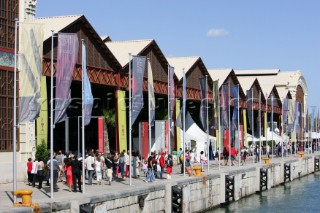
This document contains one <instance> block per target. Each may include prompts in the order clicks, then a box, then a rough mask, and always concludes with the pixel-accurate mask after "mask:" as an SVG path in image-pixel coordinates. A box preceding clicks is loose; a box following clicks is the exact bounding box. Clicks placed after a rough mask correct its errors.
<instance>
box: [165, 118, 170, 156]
mask: <svg viewBox="0 0 320 213" xmlns="http://www.w3.org/2000/svg"><path fill="white" fill-rule="evenodd" d="M169 137H170V134H169V123H168V121H165V140H166V153H169Z"/></svg>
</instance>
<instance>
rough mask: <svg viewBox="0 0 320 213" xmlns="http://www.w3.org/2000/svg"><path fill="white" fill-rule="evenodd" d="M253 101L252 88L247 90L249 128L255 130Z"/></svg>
mask: <svg viewBox="0 0 320 213" xmlns="http://www.w3.org/2000/svg"><path fill="white" fill-rule="evenodd" d="M252 102H253V92H252V89H250V90H247V113H248V120H249V122H248V123H249V129H251V131H252V130H253V116H252V112H253V110H252Z"/></svg>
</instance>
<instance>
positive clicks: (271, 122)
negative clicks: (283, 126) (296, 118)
mask: <svg viewBox="0 0 320 213" xmlns="http://www.w3.org/2000/svg"><path fill="white" fill-rule="evenodd" d="M273 104H274V98H273V95H271V118H270V129H271V132H273V131H274V125H273Z"/></svg>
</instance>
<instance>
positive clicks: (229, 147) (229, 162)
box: [228, 82, 232, 167]
mask: <svg viewBox="0 0 320 213" xmlns="http://www.w3.org/2000/svg"><path fill="white" fill-rule="evenodd" d="M230 104H231V103H230V84H229V82H228V105H229V112H228V122H229V125H228V127H229V161H230V162H229V166H230V167H231V164H232V163H231V122H230V113H231V112H230V111H231V109H230Z"/></svg>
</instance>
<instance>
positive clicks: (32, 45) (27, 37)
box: [18, 22, 43, 122]
mask: <svg viewBox="0 0 320 213" xmlns="http://www.w3.org/2000/svg"><path fill="white" fill-rule="evenodd" d="M19 31H20V33H21V35H23V36H22V37H21V42H20V43H19V58H18V59H19V62H18V66H19V67H18V68H19V70H20V73H19V86H20V90H19V97H20V101H19V110H20V112H19V116H20V117H19V122H32V121H34V120H35V119H36V118H37V117H38V115H39V113H40V86H41V75H42V54H43V25H42V24H35V23H27V22H23V23H21V24H20V28H19Z"/></svg>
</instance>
